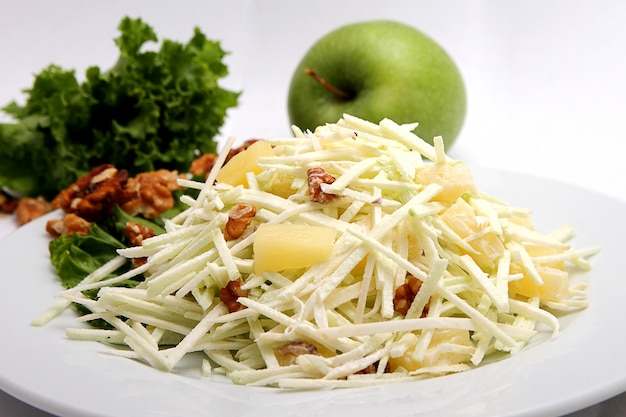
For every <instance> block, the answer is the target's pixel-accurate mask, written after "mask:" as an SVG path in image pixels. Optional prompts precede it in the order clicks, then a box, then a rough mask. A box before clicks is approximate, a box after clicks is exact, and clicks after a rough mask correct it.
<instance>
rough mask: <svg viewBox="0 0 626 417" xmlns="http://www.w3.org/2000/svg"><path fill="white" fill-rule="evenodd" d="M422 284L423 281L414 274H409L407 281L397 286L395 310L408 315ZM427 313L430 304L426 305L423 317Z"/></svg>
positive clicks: (394, 298)
mask: <svg viewBox="0 0 626 417" xmlns="http://www.w3.org/2000/svg"><path fill="white" fill-rule="evenodd" d="M421 286H422V281H420V280H419V279H417V278H415V277H414V276H412V275H409V278H408V280H407V282H406V283H405V284H402V285H400V286H399V287H398V288H396V293H395V295H394V297H393V308H394V310H395V311H397V312H398V313H400V314H402V315H406V313H407V311H409V308H410V307H411V304H412V303H413V300H414V299H415V296H416V295H417V292H418V291H419V290H420V287H421ZM427 314H428V305H426V307H424V310H423V311H422V314H421V317H425V316H426V315H427Z"/></svg>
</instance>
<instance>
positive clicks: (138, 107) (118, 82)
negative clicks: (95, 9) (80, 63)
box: [0, 17, 239, 198]
mask: <svg viewBox="0 0 626 417" xmlns="http://www.w3.org/2000/svg"><path fill="white" fill-rule="evenodd" d="M118 28H119V30H120V36H119V37H118V38H117V39H115V43H116V44H117V46H118V47H119V52H120V55H119V59H118V61H117V63H116V64H115V65H114V66H113V67H112V68H111V69H110V70H108V71H102V70H101V69H100V68H98V67H90V68H88V69H87V71H86V73H85V78H86V79H85V81H84V82H79V81H78V80H77V78H76V76H75V73H74V71H73V70H64V69H63V68H61V67H60V66H58V65H54V64H52V65H50V66H48V67H47V68H45V69H44V70H43V71H41V72H40V73H39V74H37V75H36V77H35V80H34V84H33V86H32V87H31V88H30V89H27V90H25V92H26V93H27V100H26V103H25V104H24V105H19V104H17V103H16V102H12V103H10V104H8V105H7V106H5V107H4V108H3V110H4V111H5V112H6V113H8V114H9V115H11V116H13V118H14V119H15V120H16V122H15V123H6V124H0V160H1V161H2V164H0V186H5V187H8V188H9V189H11V190H14V191H17V192H21V193H23V194H24V195H27V196H37V195H42V196H44V197H47V198H52V197H54V195H56V193H58V192H59V191H60V190H61V189H63V188H65V187H67V186H69V185H70V184H71V183H72V182H74V181H75V180H76V178H78V177H79V176H82V175H85V174H86V173H87V172H88V171H89V170H90V169H91V168H93V167H94V166H97V165H100V164H102V163H110V164H113V165H115V166H116V167H117V168H118V169H122V168H123V169H126V170H128V172H129V175H131V176H132V175H136V174H138V173H140V172H145V171H150V170H154V169H159V168H166V169H176V170H180V171H183V172H187V170H188V169H189V165H190V164H191V161H192V160H193V159H194V158H195V157H196V155H197V152H201V153H205V152H214V151H215V148H216V143H215V136H216V135H217V134H218V133H219V129H220V128H221V126H222V125H223V124H224V120H225V117H226V113H227V110H228V109H229V108H231V107H234V106H236V105H237V103H238V97H239V93H238V92H233V91H229V90H226V89H224V88H222V87H220V86H219V84H218V81H219V79H220V78H222V77H224V76H226V75H227V74H228V69H227V67H226V65H225V64H224V63H223V58H224V56H225V55H226V52H225V51H224V50H223V49H222V48H221V45H220V43H219V42H217V41H212V40H209V39H207V37H206V36H205V35H204V34H203V33H202V32H201V31H200V30H199V29H198V28H196V29H195V30H194V34H193V37H192V38H191V39H190V40H189V42H188V43H187V44H182V43H178V42H174V41H171V40H163V41H162V43H161V45H160V48H159V49H158V50H144V49H145V48H144V46H145V45H146V44H147V43H150V42H157V41H158V38H157V36H156V34H155V33H154V31H153V29H152V28H151V27H150V26H148V25H147V24H146V23H144V22H143V21H142V20H141V19H131V18H128V17H126V18H124V19H123V20H122V21H121V23H120V24H119V27H118Z"/></svg>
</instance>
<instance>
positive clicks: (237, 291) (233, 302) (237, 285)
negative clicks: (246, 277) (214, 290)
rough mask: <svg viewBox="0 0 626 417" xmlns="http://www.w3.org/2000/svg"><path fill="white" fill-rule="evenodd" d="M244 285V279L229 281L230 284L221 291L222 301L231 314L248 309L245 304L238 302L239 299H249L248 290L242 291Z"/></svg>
mask: <svg viewBox="0 0 626 417" xmlns="http://www.w3.org/2000/svg"><path fill="white" fill-rule="evenodd" d="M242 285H243V281H242V279H241V278H237V279H236V280H234V281H228V284H226V286H225V287H224V288H221V289H220V301H222V302H223V303H224V304H226V307H228V311H229V312H230V313H234V312H235V311H239V310H243V309H244V308H246V307H245V306H244V305H243V304H241V303H240V302H239V301H237V299H238V298H239V297H247V296H248V293H249V291H248V290H242V289H241V286H242Z"/></svg>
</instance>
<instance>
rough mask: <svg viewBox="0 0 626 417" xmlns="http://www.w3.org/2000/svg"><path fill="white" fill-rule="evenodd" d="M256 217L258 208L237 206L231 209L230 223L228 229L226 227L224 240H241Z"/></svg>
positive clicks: (229, 214)
mask: <svg viewBox="0 0 626 417" xmlns="http://www.w3.org/2000/svg"><path fill="white" fill-rule="evenodd" d="M254 216H256V208H255V207H254V206H250V205H248V204H237V205H236V206H235V207H233V208H232V209H230V211H229V212H228V222H227V223H226V227H224V238H225V239H226V240H235V239H238V238H240V237H241V235H243V232H245V231H246V228H247V227H248V226H249V225H250V223H251V222H252V218H253V217H254Z"/></svg>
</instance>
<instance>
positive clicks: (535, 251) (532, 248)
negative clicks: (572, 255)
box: [524, 244, 565, 270]
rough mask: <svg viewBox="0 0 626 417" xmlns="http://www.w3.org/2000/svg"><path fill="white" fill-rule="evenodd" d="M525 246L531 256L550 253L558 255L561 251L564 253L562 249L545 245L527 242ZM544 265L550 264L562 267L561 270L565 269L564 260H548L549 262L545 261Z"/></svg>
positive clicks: (557, 267)
mask: <svg viewBox="0 0 626 417" xmlns="http://www.w3.org/2000/svg"><path fill="white" fill-rule="evenodd" d="M524 247H525V248H526V252H528V254H529V255H530V256H531V257H536V256H549V255H556V254H559V253H563V250H562V249H559V248H554V247H550V246H545V245H535V244H525V245H524ZM542 265H543V266H550V267H552V268H556V269H561V270H563V269H565V262H564V261H555V262H547V263H543V264H542Z"/></svg>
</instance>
